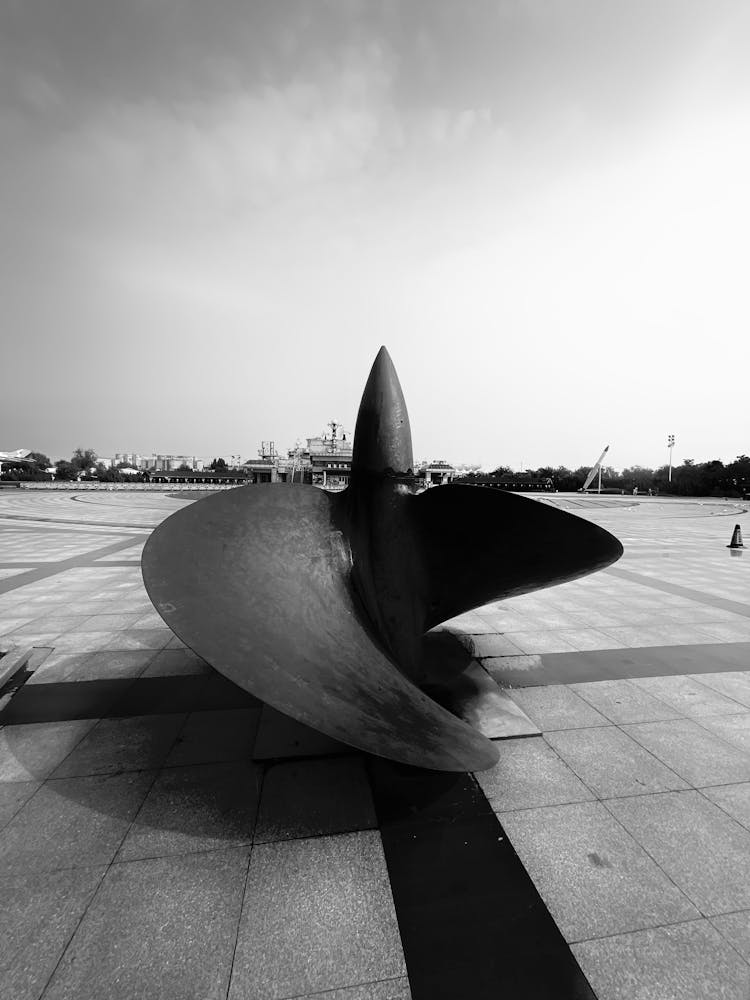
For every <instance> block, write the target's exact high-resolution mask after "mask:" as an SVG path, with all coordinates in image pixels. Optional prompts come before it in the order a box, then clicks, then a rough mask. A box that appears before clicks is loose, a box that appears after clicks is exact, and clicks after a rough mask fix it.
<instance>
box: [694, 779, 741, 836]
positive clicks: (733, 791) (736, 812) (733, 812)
mask: <svg viewBox="0 0 750 1000" xmlns="http://www.w3.org/2000/svg"><path fill="white" fill-rule="evenodd" d="M701 791H702V792H703V794H704V795H705V796H706V798H707V799H710V800H711V802H713V803H715V804H716V805H717V806H719V808H720V809H723V810H724V812H725V813H728V814H729V815H730V816H731V817H732V818H733V819H736V820H737V822H738V823H742V825H743V826H745V827H747V828H748V830H750V782H747V781H744V782H741V783H740V784H738V785H715V786H714V787H713V788H703V789H701Z"/></svg>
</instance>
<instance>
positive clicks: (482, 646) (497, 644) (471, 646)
mask: <svg viewBox="0 0 750 1000" xmlns="http://www.w3.org/2000/svg"><path fill="white" fill-rule="evenodd" d="M459 638H460V640H461V642H462V644H463V645H464V646H465V647H466V649H467V650H468V652H469V653H470V654H471V655H472V656H474V657H476V658H477V659H483V658H484V657H485V656H507V655H508V654H517V653H520V652H521V650H520V649H519V647H518V646H516V645H515V643H513V642H511V640H510V639H509V638H508V637H507V636H505V635H497V634H491V635H465V636H460V637H459Z"/></svg>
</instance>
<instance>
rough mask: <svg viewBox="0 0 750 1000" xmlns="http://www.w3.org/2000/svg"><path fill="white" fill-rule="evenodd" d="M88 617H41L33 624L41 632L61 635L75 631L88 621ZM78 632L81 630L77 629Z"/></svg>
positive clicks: (56, 615)
mask: <svg viewBox="0 0 750 1000" xmlns="http://www.w3.org/2000/svg"><path fill="white" fill-rule="evenodd" d="M60 610H62V609H60ZM88 617H89V616H88V615H66V614H61V615H58V614H54V615H43V616H42V617H40V618H37V619H36V620H35V622H34V623H33V624H34V625H35V626H36V628H38V629H39V631H41V632H59V633H60V635H62V634H64V633H69V632H73V631H75V630H76V628H77V626H80V625H82V624H83V623H84V622H85V621H87V620H88ZM78 631H81V629H78Z"/></svg>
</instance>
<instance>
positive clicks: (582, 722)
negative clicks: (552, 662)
mask: <svg viewBox="0 0 750 1000" xmlns="http://www.w3.org/2000/svg"><path fill="white" fill-rule="evenodd" d="M508 693H509V694H510V696H511V698H512V699H513V701H515V703H516V704H517V705H519V706H520V708H522V709H523V710H524V712H526V714H527V715H528V716H529V718H530V719H531V720H532V721H533V722H535V723H536V724H537V726H539V728H540V729H541V730H542V731H544V732H546V731H547V730H550V729H579V728H582V727H584V726H608V725H610V722H609V719H606V718H605V717H604V716H603V715H600V713H599V712H597V711H596V709H595V708H592V707H591V705H589V703H588V702H586V701H584V700H583V699H582V698H579V697H578V695H577V694H576V693H575V692H574V691H571V690H570V688H568V687H566V686H565V685H564V684H549V685H546V686H543V687H534V688H515V689H513V690H512V691H509V692H508Z"/></svg>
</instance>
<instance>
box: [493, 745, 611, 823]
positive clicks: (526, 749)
mask: <svg viewBox="0 0 750 1000" xmlns="http://www.w3.org/2000/svg"><path fill="white" fill-rule="evenodd" d="M495 745H496V747H497V750H498V753H499V754H500V759H499V760H498V762H497V764H495V766H494V767H492V768H489V769H488V770H487V771H477V773H476V775H475V777H476V779H477V781H478V782H479V785H480V786H481V788H482V791H483V792H484V794H485V795H486V796H487V799H488V800H489V803H490V805H491V806H492V809H493V810H494V811H495V812H501V811H502V810H506V809H508V810H510V809H528V808H531V807H535V806H551V805H558V804H561V803H564V802H582V801H585V800H590V799H593V798H594V796H593V794H592V792H591V791H590V790H589V789H588V788H586V786H585V785H583V784H582V783H581V782H580V780H579V779H578V778H577V777H576V776H575V774H574V773H573V772H572V771H571V770H570V768H569V767H568V766H567V764H565V763H564V761H562V760H561V759H560V758H559V757H558V756H557V754H556V753H555V752H554V750H552V749H551V747H549V746H548V745H547V744H546V743H545V741H544V740H543V739H541V737H529V738H527V739H521V740H501V741H500V742H498V743H496V744H495Z"/></svg>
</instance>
